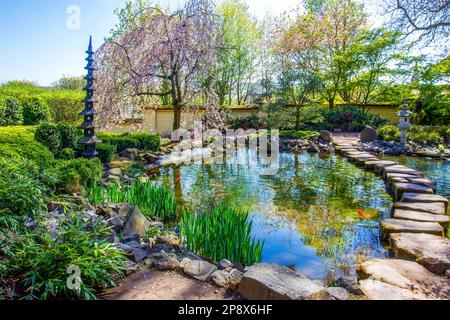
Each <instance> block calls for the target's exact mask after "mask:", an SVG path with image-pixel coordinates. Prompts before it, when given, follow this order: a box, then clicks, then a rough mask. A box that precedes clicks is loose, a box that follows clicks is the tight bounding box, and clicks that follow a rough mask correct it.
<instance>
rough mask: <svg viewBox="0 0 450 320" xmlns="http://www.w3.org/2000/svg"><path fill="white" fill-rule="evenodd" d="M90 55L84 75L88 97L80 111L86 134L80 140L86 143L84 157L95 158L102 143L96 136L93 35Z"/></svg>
mask: <svg viewBox="0 0 450 320" xmlns="http://www.w3.org/2000/svg"><path fill="white" fill-rule="evenodd" d="M86 53H87V55H88V57H87V58H86V61H87V66H86V67H85V69H86V70H87V72H88V73H87V75H86V76H85V77H84V79H86V81H87V85H86V87H85V88H84V90H85V91H86V98H85V99H84V100H83V102H84V110H83V111H82V112H81V113H80V115H82V116H83V117H84V123H83V124H82V125H81V127H80V128H81V129H83V132H84V136H83V138H82V139H81V140H80V141H79V142H78V143H79V144H81V145H84V152H83V153H82V155H83V157H85V158H88V159H93V158H95V157H96V156H97V155H98V153H97V151H96V145H97V144H100V143H102V142H101V141H100V140H99V139H98V138H97V137H96V136H95V121H94V116H95V114H96V113H95V110H94V102H95V101H94V92H95V89H94V70H95V69H94V58H93V55H94V51H92V37H90V39H89V48H88V50H87V51H86Z"/></svg>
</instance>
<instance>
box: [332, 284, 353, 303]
mask: <svg viewBox="0 0 450 320" xmlns="http://www.w3.org/2000/svg"><path fill="white" fill-rule="evenodd" d="M327 292H328V293H329V295H330V299H331V300H342V301H343V300H348V298H349V295H348V291H347V290H345V289H344V288H339V287H332V288H328V289H327Z"/></svg>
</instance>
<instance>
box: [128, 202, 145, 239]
mask: <svg viewBox="0 0 450 320" xmlns="http://www.w3.org/2000/svg"><path fill="white" fill-rule="evenodd" d="M149 228H150V221H148V220H147V218H146V217H145V216H144V215H143V214H142V212H141V211H140V210H139V208H138V207H136V206H132V210H131V213H130V214H129V217H128V219H127V222H126V224H125V235H126V236H127V235H132V234H137V235H139V236H140V237H141V238H143V237H145V235H146V234H147V231H148V229H149Z"/></svg>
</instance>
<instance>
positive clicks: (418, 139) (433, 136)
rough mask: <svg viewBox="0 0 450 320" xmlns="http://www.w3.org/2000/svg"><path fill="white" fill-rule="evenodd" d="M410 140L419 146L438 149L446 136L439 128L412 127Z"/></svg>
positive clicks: (409, 134)
mask: <svg viewBox="0 0 450 320" xmlns="http://www.w3.org/2000/svg"><path fill="white" fill-rule="evenodd" d="M408 140H409V141H412V142H414V143H417V144H419V145H424V146H432V147H437V146H439V145H440V144H442V143H444V141H445V136H443V132H441V131H440V130H439V127H426V126H412V127H411V129H410V131H409V133H408Z"/></svg>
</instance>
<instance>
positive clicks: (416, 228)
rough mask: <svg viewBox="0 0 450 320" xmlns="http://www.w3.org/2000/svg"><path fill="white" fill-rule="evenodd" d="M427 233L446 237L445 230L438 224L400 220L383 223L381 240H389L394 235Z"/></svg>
mask: <svg viewBox="0 0 450 320" xmlns="http://www.w3.org/2000/svg"><path fill="white" fill-rule="evenodd" d="M403 232H406V233H427V234H432V235H436V236H443V235H444V228H442V226H441V225H440V224H439V223H437V222H417V221H410V220H400V219H385V220H383V221H381V238H382V239H383V240H385V241H387V240H389V236H390V235H391V234H392V233H403Z"/></svg>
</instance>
